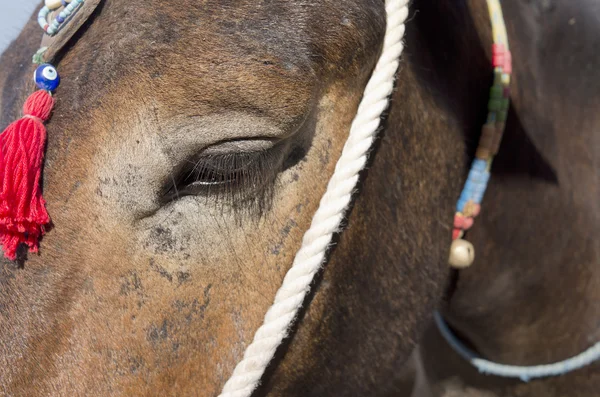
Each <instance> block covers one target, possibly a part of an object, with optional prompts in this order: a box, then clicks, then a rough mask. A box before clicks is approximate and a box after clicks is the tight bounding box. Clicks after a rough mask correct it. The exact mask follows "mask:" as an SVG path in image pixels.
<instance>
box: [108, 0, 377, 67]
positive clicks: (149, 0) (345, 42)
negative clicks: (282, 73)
mask: <svg viewBox="0 0 600 397" xmlns="http://www.w3.org/2000/svg"><path fill="white" fill-rule="evenodd" d="M104 8H105V12H104V13H103V14H105V15H106V17H107V18H105V20H110V22H111V26H109V27H106V28H107V29H108V32H107V33H108V34H109V39H112V38H113V37H114V36H116V37H119V36H121V40H125V41H126V40H127V39H143V40H144V41H145V42H146V43H147V44H149V45H150V44H151V45H154V46H161V45H173V44H175V43H179V44H183V43H185V44H188V45H190V46H199V47H198V48H197V50H198V51H199V50H203V49H204V50H207V49H209V48H210V47H213V48H214V47H215V46H217V47H218V48H219V49H220V50H221V51H224V52H227V51H232V52H234V51H235V52H237V51H240V49H241V50H242V51H243V50H250V51H252V50H256V49H257V48H259V47H260V48H262V49H263V50H265V51H269V52H272V53H274V54H275V55H276V56H280V57H281V58H283V59H286V58H290V59H298V57H299V55H300V54H302V53H304V54H306V53H310V54H311V55H312V56H314V59H317V60H318V59H323V58H328V55H330V56H335V54H334V53H335V52H339V51H342V50H347V49H351V48H355V49H356V48H357V47H364V46H367V45H371V44H373V43H372V41H373V40H374V39H377V38H379V35H378V34H377V33H380V32H379V31H380V30H381V29H380V28H381V26H383V25H384V23H385V22H384V21H385V10H384V2H383V0H300V1H290V0H204V1H198V0H175V1H168V2H165V1H159V0H133V1H126V2H114V1H111V2H109V3H107V4H106V5H105V7H104ZM124 32H126V33H124Z"/></svg>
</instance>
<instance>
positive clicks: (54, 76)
mask: <svg viewBox="0 0 600 397" xmlns="http://www.w3.org/2000/svg"><path fill="white" fill-rule="evenodd" d="M33 80H34V81H35V84H36V85H37V86H38V87H39V88H40V89H41V90H45V91H50V92H52V91H54V90H56V89H57V88H58V86H59V85H60V76H59V75H58V72H57V71H56V68H55V67H54V66H52V65H50V64H48V63H45V64H43V65H40V66H39V67H38V68H37V69H36V70H35V74H34V77H33Z"/></svg>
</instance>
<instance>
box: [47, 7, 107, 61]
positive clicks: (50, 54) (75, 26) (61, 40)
mask: <svg viewBox="0 0 600 397" xmlns="http://www.w3.org/2000/svg"><path fill="white" fill-rule="evenodd" d="M101 2H102V0H85V2H84V3H83V4H82V5H81V6H80V9H79V10H78V11H77V12H76V13H75V14H74V15H73V16H72V17H71V19H70V20H68V21H67V22H66V23H65V24H64V26H63V27H62V28H61V29H60V30H59V31H58V32H57V33H56V34H55V35H54V36H49V35H48V34H44V37H43V39H42V45H41V47H42V48H46V50H45V51H44V52H43V54H42V55H41V61H42V62H43V63H51V62H52V61H53V60H54V58H55V57H56V56H57V55H58V53H59V52H60V50H61V49H62V48H63V47H64V46H65V45H66V44H67V43H68V42H69V40H70V39H71V38H72V37H73V36H74V35H75V33H77V32H78V31H79V30H80V29H81V27H82V26H83V25H84V24H85V23H86V22H87V21H88V20H89V19H90V18H91V16H92V15H93V14H94V11H95V10H96V8H97V7H98V5H99V4H100V3H101ZM63 4H64V3H63ZM60 11H61V9H58V10H55V11H54V12H51V13H50V16H49V18H50V19H51V20H54V18H55V17H56V16H57V15H58V13H59V12H60Z"/></svg>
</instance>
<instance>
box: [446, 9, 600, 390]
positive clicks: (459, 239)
mask: <svg viewBox="0 0 600 397" xmlns="http://www.w3.org/2000/svg"><path fill="white" fill-rule="evenodd" d="M487 4H488V9H489V13H490V19H491V21H492V30H493V36H494V44H493V47H492V56H493V58H492V64H493V67H494V84H493V86H492V88H491V90H490V100H489V102H488V117H487V121H486V123H485V125H484V126H483V129H482V134H481V138H480V141H479V146H478V148H477V152H476V154H475V160H474V161H473V164H472V165H471V170H470V172H469V176H468V178H467V182H466V183H465V186H464V188H463V191H462V193H461V195H460V198H459V199H458V203H457V205H456V215H455V217H454V230H453V233H452V238H453V240H454V241H453V243H452V247H451V252H450V260H449V263H450V266H452V267H454V268H465V267H468V266H470V265H471V264H472V263H473V260H474V258H475V250H474V248H473V245H472V244H471V243H469V242H468V241H466V240H464V239H463V237H464V235H465V232H466V231H467V230H469V229H470V228H471V226H473V222H474V218H475V217H477V215H478V214H479V212H480V210H481V200H482V199H483V195H484V193H485V190H486V188H487V184H488V181H489V179H490V168H491V166H492V161H493V160H494V156H495V155H496V154H497V153H498V148H499V146H500V142H501V140H502V135H503V134H504V127H505V123H506V116H507V113H508V107H509V96H510V89H509V86H510V76H511V73H512V59H511V54H510V51H509V48H508V37H507V34H506V25H505V23H504V17H503V15H502V7H501V6H500V1H499V0H487ZM434 321H435V324H436V326H437V328H438V330H439V331H440V333H441V335H442V337H443V338H444V339H445V340H446V342H448V344H449V345H450V346H451V347H452V349H454V351H456V352H457V353H458V354H459V355H460V356H461V357H462V358H464V359H465V360H467V361H468V362H469V363H470V364H471V365H473V366H474V367H475V368H477V370H478V371H479V372H480V373H482V374H487V375H494V376H499V377H504V378H517V379H520V380H521V381H523V382H528V381H530V380H531V379H537V378H546V377H553V376H560V375H564V374H566V373H569V372H571V371H575V370H577V369H580V368H583V367H586V366H588V365H590V364H592V363H594V362H596V361H598V360H600V342H597V343H596V344H594V345H593V346H592V347H590V348H589V349H587V350H585V351H584V352H582V353H580V354H578V355H576V356H574V357H570V358H568V359H566V360H563V361H560V362H556V363H552V364H544V365H533V366H516V365H506V364H500V363H495V362H492V361H488V360H486V359H484V358H482V357H481V356H479V355H478V354H477V353H475V352H474V351H473V350H471V349H469V348H468V347H467V346H466V345H465V344H464V343H463V342H462V341H461V340H460V339H459V338H458V337H457V336H456V335H455V334H454V333H453V332H452V330H451V329H450V327H449V326H448V325H447V324H446V322H445V321H444V318H443V317H442V315H441V314H440V313H439V312H435V313H434Z"/></svg>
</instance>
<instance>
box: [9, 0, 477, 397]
mask: <svg viewBox="0 0 600 397" xmlns="http://www.w3.org/2000/svg"><path fill="white" fill-rule="evenodd" d="M384 29H385V9H384V2H383V1H381V0H360V1H358V0H344V1H339V0H337V1H333V0H327V1H301V2H289V1H283V0H276V1H256V0H252V1H238V2H233V3H232V2H229V1H223V0H207V1H203V2H197V1H192V0H178V1H176V2H161V1H158V0H145V1H141V0H132V1H128V2H123V1H115V0H106V1H104V2H102V3H101V5H100V6H99V7H98V8H97V10H96V11H95V13H94V15H93V17H92V19H90V20H89V21H88V23H86V24H85V25H84V26H83V27H82V29H81V30H80V31H79V32H78V33H77V34H76V35H75V36H74V38H73V40H71V41H70V42H69V43H68V45H67V46H66V47H65V48H63V50H62V51H61V53H60V54H59V57H58V62H55V63H57V65H56V66H57V67H58V68H59V70H60V72H61V75H62V85H61V87H60V95H57V105H56V107H55V111H54V116H53V118H52V119H51V121H50V123H49V124H48V145H47V153H46V163H45V173H44V180H43V188H44V196H45V198H46V200H47V207H48V211H49V213H50V214H51V216H52V220H53V224H52V229H51V230H49V231H48V233H47V234H46V236H45V238H44V239H43V240H42V243H41V247H40V249H41V252H40V255H29V256H28V257H27V258H23V257H21V260H20V262H17V265H14V264H12V263H10V262H7V261H2V262H1V265H2V273H1V277H0V280H1V284H2V286H1V288H0V307H1V310H0V313H1V314H0V335H2V336H1V337H0V340H1V343H0V357H1V360H2V362H1V365H0V385H1V388H0V390H2V392H3V393H4V394H7V395H14V396H34V395H35V396H37V395H88V394H95V395H153V394H156V393H159V392H160V393H167V394H169V395H178V396H184V395H201V396H213V395H216V394H217V393H218V392H219V390H220V389H221V388H222V386H223V383H224V382H225V380H226V379H227V378H228V377H229V375H230V374H231V371H232V369H233V367H234V365H235V363H236V362H237V361H238V360H239V359H240V358H241V355H242V353H243V351H244V348H245V346H247V345H248V343H249V342H250V340H251V338H252V336H253V333H254V331H255V330H256V328H257V327H258V326H259V325H260V323H261V321H262V318H263V316H264V313H265V311H266V309H267V308H268V307H269V305H270V303H271V302H272V299H273V296H274V293H275V291H276V289H277V288H278V287H279V285H280V284H281V281H282V277H283V275H284V274H285V272H286V271H287V269H288V268H289V266H290V264H291V262H292V258H293V255H294V254H295V252H296V251H297V249H298V248H299V246H300V239H301V236H302V234H303V231H305V230H306V229H307V228H308V226H309V223H310V220H311V217H312V215H313V214H314V211H315V209H316V206H317V204H318V201H319V199H320V197H321V195H322V193H323V192H324V190H325V187H326V184H327V180H328V178H329V176H330V175H331V174H332V171H333V167H334V165H335V161H336V159H337V158H338V157H339V154H340V152H341V148H342V145H343V143H344V141H345V138H346V136H347V131H348V130H349V125H350V123H351V121H352V119H353V117H354V115H355V113H356V109H357V105H358V102H359V100H360V98H361V95H362V92H363V90H364V87H365V84H366V82H367V80H368V78H369V76H370V73H371V71H372V68H373V66H374V64H375V62H376V60H377V58H378V55H379V51H380V48H381V44H382V39H383V33H384ZM414 35H415V37H413V38H412V39H411V40H414V44H413V47H414V50H413V51H414V52H413V53H412V54H409V55H408V56H407V62H406V64H405V65H404V67H403V70H402V72H401V73H400V75H399V79H398V87H397V92H396V93H395V94H394V97H393V102H394V105H393V107H392V108H391V109H390V111H389V117H388V118H387V128H385V132H384V133H383V135H382V140H381V143H380V146H379V147H378V148H377V150H376V151H375V152H377V156H375V153H373V158H375V157H377V161H374V162H373V163H372V164H371V166H370V168H369V170H368V171H367V172H365V175H364V182H363V184H362V186H361V188H360V191H361V195H360V197H359V198H358V199H357V200H356V202H355V205H354V208H353V209H352V213H351V214H350V217H349V220H348V224H347V229H348V230H346V232H345V233H344V234H343V236H342V237H341V238H340V239H339V241H338V242H337V247H336V248H335V249H334V250H333V252H332V254H331V259H330V261H329V263H328V265H327V270H326V271H325V272H324V273H323V275H322V278H321V280H320V281H319V282H318V283H316V284H315V286H314V288H313V294H312V296H311V300H310V302H308V303H307V305H306V306H307V309H306V311H305V312H304V313H303V314H302V315H301V316H300V318H299V319H298V321H297V326H296V328H295V331H294V333H293V335H291V337H290V339H289V343H288V344H287V345H286V346H284V347H283V348H282V349H281V350H280V354H279V356H278V357H277V359H276V360H275V362H274V363H273V365H272V368H271V370H270V371H269V373H268V374H267V375H266V376H265V377H264V379H263V382H262V388H261V390H259V391H258V392H257V394H258V395H260V394H263V395H264V394H268V395H270V396H276V395H281V396H307V395H314V396H325V395H336V396H354V395H381V396H384V395H393V394H395V393H397V392H398V390H399V388H400V387H401V385H400V383H401V382H402V379H401V377H400V376H399V375H398V374H397V368H398V367H399V366H400V365H401V364H402V363H403V362H404V361H405V360H406V358H407V356H408V355H409V354H410V352H411V350H412V349H413V347H414V345H415V343H416V340H417V337H418V335H420V334H421V333H422V332H423V329H424V326H425V324H426V322H427V317H428V313H430V312H431V310H433V308H434V307H435V305H436V303H437V302H438V301H439V299H440V298H441V296H442V294H443V286H444V284H445V280H446V278H447V275H448V271H447V267H446V262H447V258H448V247H449V245H450V242H451V228H452V217H453V207H454V201H455V196H456V192H457V191H458V190H459V188H460V185H461V180H462V178H463V176H464V175H463V174H464V172H465V169H466V165H467V162H468V158H467V156H465V155H464V153H465V144H464V139H463V131H462V130H463V128H462V127H463V121H462V120H461V115H455V114H453V113H452V112H451V111H450V110H451V107H449V104H450V102H449V101H446V100H445V99H442V100H441V101H440V98H442V97H443V96H444V94H443V93H442V92H440V91H439V86H438V83H434V84H432V82H431V81H429V80H427V79H424V78H423V77H424V76H423V75H422V71H423V70H433V69H435V64H434V63H433V62H432V58H429V57H428V56H426V55H424V54H426V53H427V50H426V49H423V48H419V47H420V45H419V44H418V42H419V41H420V40H423V38H422V37H421V33H420V32H418V31H415V32H414ZM40 36H41V31H40V30H39V27H38V26H37V25H36V22H35V21H34V19H33V18H32V20H31V21H30V22H29V23H28V24H27V26H26V27H25V29H24V30H23V32H22V33H21V35H20V36H19V38H18V39H17V41H16V42H15V43H13V45H12V46H11V47H10V48H9V49H8V50H7V52H6V53H5V54H4V55H3V56H2V58H1V59H0V70H2V74H1V75H0V87H1V92H2V95H1V97H0V109H1V119H2V121H1V123H2V125H3V126H4V125H6V124H8V122H9V121H10V120H12V119H14V118H16V117H19V116H20V114H19V112H20V107H21V104H22V103H23V101H24V99H25V97H26V95H27V94H29V93H30V92H32V90H33V85H32V83H31V82H30V76H31V71H32V67H31V66H30V65H31V54H33V53H34V52H35V51H36V50H37V49H38V47H39V39H40ZM419 54H420V55H419ZM465 81H467V80H466V79H465ZM442 89H443V88H442ZM457 154H458V155H457Z"/></svg>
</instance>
